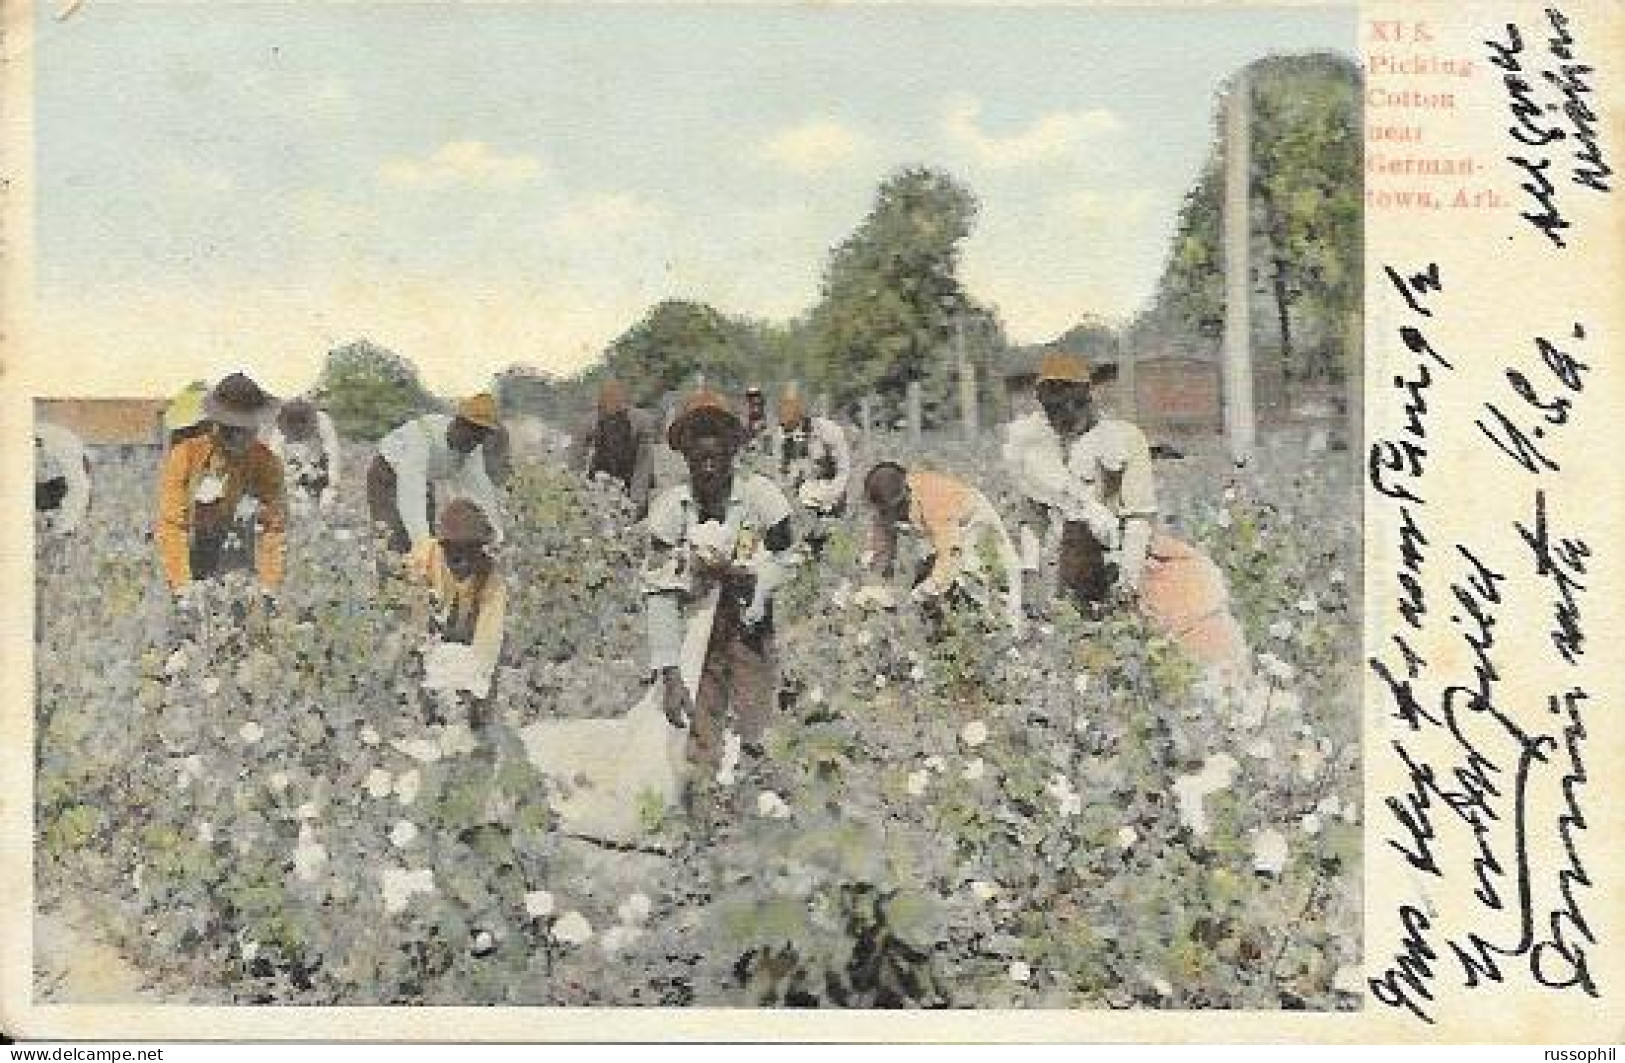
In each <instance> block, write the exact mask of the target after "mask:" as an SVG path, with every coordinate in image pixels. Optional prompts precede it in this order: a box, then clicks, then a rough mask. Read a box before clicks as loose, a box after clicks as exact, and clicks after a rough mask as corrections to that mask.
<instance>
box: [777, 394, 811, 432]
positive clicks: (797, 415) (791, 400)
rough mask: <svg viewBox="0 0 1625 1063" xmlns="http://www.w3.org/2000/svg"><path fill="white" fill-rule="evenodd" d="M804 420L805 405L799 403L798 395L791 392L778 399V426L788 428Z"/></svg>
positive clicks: (805, 415)
mask: <svg viewBox="0 0 1625 1063" xmlns="http://www.w3.org/2000/svg"><path fill="white" fill-rule="evenodd" d="M806 419H807V404H806V403H805V402H803V401H801V396H800V395H797V394H795V393H793V392H792V393H790V394H788V395H784V396H782V397H781V398H780V399H779V424H781V425H783V426H785V427H786V428H788V427H790V426H791V425H795V424H800V423H801V422H802V421H804V420H806Z"/></svg>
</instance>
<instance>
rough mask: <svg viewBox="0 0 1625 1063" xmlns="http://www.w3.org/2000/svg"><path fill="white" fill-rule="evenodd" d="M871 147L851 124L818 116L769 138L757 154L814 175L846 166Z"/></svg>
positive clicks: (777, 164)
mask: <svg viewBox="0 0 1625 1063" xmlns="http://www.w3.org/2000/svg"><path fill="white" fill-rule="evenodd" d="M867 147H868V140H867V138H865V137H864V136H863V135H862V134H861V133H859V132H857V131H856V130H854V129H852V128H851V127H849V126H847V125H844V124H843V123H841V122H837V121H835V120H834V119H831V118H814V119H811V120H810V121H806V122H803V123H801V124H800V125H796V126H791V127H790V128H788V129H783V130H780V131H779V132H777V133H775V134H773V135H772V136H770V137H768V138H767V139H766V140H764V141H763V142H762V143H761V144H760V145H759V146H758V147H757V156H758V157H759V158H760V159H762V160H763V161H765V162H768V163H771V164H772V165H774V166H777V167H779V168H781V169H784V170H789V171H791V172H792V173H800V174H811V173H818V172H821V171H825V170H833V169H836V168H838V167H841V166H844V165H845V164H847V163H849V162H851V161H852V160H853V159H855V158H857V157H858V156H859V155H860V154H862V153H863V152H864V151H865V150H866V149H867Z"/></svg>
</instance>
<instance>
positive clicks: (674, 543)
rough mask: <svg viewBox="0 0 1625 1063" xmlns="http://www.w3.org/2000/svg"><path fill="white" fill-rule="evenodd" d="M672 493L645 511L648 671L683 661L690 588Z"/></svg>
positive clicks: (678, 511)
mask: <svg viewBox="0 0 1625 1063" xmlns="http://www.w3.org/2000/svg"><path fill="white" fill-rule="evenodd" d="M674 492H675V489H673V490H668V491H666V492H664V493H662V494H661V495H660V497H658V498H656V499H655V500H654V503H653V504H652V505H651V506H650V507H649V517H648V520H647V527H648V530H649V554H648V559H647V560H646V561H645V563H644V569H643V578H642V583H643V601H644V615H645V620H646V623H647V627H648V637H649V669H650V671H652V672H656V673H659V672H663V671H664V670H666V669H675V668H677V667H678V665H679V664H680V663H681V662H682V658H683V610H682V596H683V594H684V593H686V592H687V591H688V590H689V588H690V573H689V572H688V569H687V563H686V562H687V557H686V551H685V550H684V549H683V548H682V546H681V545H680V542H681V540H682V538H683V525H684V514H683V506H682V502H681V500H680V499H679V497H678V496H677V494H676V493H674Z"/></svg>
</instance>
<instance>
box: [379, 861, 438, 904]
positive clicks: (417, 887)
mask: <svg viewBox="0 0 1625 1063" xmlns="http://www.w3.org/2000/svg"><path fill="white" fill-rule="evenodd" d="M380 877H381V878H382V880H383V894H384V911H386V912H391V913H393V912H403V911H405V910H406V905H407V903H408V902H409V901H411V899H412V896H413V895H414V894H418V893H433V892H434V870H433V869H432V868H423V869H421V870H417V871H407V870H406V869H404V868H398V867H388V868H385V869H384V870H383V873H382V875H381V876H380Z"/></svg>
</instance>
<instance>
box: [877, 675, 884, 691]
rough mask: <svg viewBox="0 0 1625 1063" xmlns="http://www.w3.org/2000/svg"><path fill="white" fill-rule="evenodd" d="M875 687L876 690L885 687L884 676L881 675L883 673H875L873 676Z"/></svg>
mask: <svg viewBox="0 0 1625 1063" xmlns="http://www.w3.org/2000/svg"><path fill="white" fill-rule="evenodd" d="M875 689H876V690H885V689H886V677H885V676H883V675H876V676H875Z"/></svg>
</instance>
